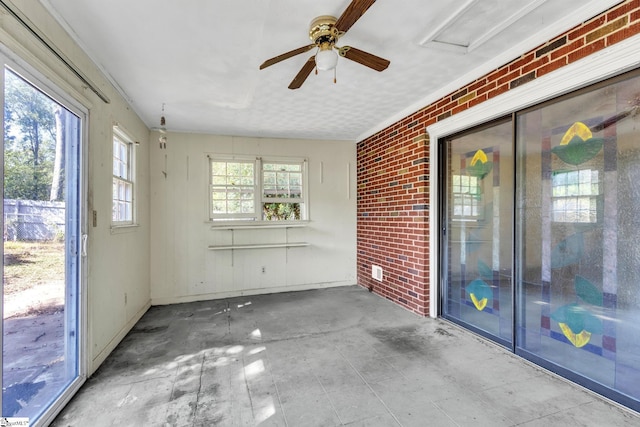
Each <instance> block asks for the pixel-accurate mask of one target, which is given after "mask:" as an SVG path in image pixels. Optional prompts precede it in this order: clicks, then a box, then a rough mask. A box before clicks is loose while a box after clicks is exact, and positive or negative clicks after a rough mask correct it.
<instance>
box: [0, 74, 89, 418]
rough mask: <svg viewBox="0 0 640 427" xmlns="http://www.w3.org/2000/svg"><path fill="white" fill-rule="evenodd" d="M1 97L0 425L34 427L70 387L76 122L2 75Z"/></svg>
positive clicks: (75, 362) (74, 334)
mask: <svg viewBox="0 0 640 427" xmlns="http://www.w3.org/2000/svg"><path fill="white" fill-rule="evenodd" d="M3 89H4V151H3V157H4V176H3V191H4V211H3V213H4V215H3V225H4V239H3V240H4V244H3V254H4V257H3V294H2V296H3V299H2V308H3V323H2V326H3V340H2V345H3V358H2V387H3V388H2V416H3V417H18V418H28V419H29V420H30V422H31V425H34V423H37V422H38V421H42V420H43V419H45V418H47V416H48V415H49V414H50V413H51V411H52V410H54V409H55V408H56V405H57V402H59V400H60V398H61V396H65V395H66V394H67V393H68V392H67V390H68V389H69V388H70V386H72V385H74V386H76V385H77V384H78V383H79V372H80V371H79V357H78V354H79V337H80V334H79V332H80V329H79V315H78V313H79V298H78V297H79V288H80V286H79V284H80V281H79V278H80V262H79V261H80V259H79V257H80V253H79V244H78V242H79V236H80V221H79V219H80V135H81V132H80V126H81V120H80V118H79V117H78V116H77V115H75V114H74V113H72V112H71V111H69V110H68V109H67V108H65V107H64V106H63V105H61V104H60V103H58V102H56V101H55V100H53V99H52V98H51V97H49V96H48V95H46V94H45V93H43V92H42V91H40V90H39V89H38V88H37V87H35V86H34V85H32V84H31V83H29V82H28V81H26V80H25V79H23V78H22V77H20V76H19V75H18V74H16V73H14V72H13V71H11V70H9V69H8V68H7V69H5V71H4V85H3ZM52 408H54V409H52Z"/></svg>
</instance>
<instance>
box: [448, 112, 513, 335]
mask: <svg viewBox="0 0 640 427" xmlns="http://www.w3.org/2000/svg"><path fill="white" fill-rule="evenodd" d="M512 135H513V130H512V125H511V121H506V122H502V123H498V124H494V125H492V126H490V127H485V128H483V129H480V130H476V131H472V132H469V133H466V134H465V135H462V136H459V137H454V138H451V139H448V140H446V141H445V142H444V144H445V147H444V151H445V155H444V156H445V174H446V178H445V180H444V184H445V188H444V190H443V194H445V200H444V206H445V210H444V220H443V221H444V224H443V229H444V238H443V241H444V242H446V243H445V247H444V248H443V249H444V251H443V260H442V261H443V272H444V277H445V280H444V301H443V315H444V316H445V317H447V318H449V319H451V320H453V321H456V322H459V323H462V324H464V325H465V326H468V327H470V328H472V329H475V330H477V331H479V332H481V333H483V334H485V335H490V336H491V337H492V338H493V339H495V340H497V341H499V342H501V343H503V344H505V345H508V346H509V347H511V345H510V343H511V342H512V329H513V325H512V323H513V320H512V319H513V316H512V311H513V307H512V293H513V288H512V273H511V270H512V263H513V257H512V244H513V233H512V229H513V180H514V177H513V169H514V166H513V154H512V151H513V150H512V147H513V137H512Z"/></svg>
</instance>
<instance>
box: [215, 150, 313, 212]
mask: <svg viewBox="0 0 640 427" xmlns="http://www.w3.org/2000/svg"><path fill="white" fill-rule="evenodd" d="M206 160H207V168H208V184H207V199H208V203H207V208H208V212H207V222H210V223H215V224H228V223H239V224H252V225H266V224H283V225H286V224H300V223H304V222H307V221H309V190H308V188H309V187H308V161H307V159H306V158H300V157H278V156H273V157H267V158H263V157H256V156H232V155H218V154H208V155H207V156H206ZM214 162H226V163H234V162H235V163H253V165H254V166H253V176H254V180H253V181H254V184H253V195H254V198H253V200H254V210H253V212H251V213H240V214H230V213H220V214H214V213H213V183H212V178H213V171H212V164H213V163H214ZM265 164H284V165H294V164H299V165H300V166H301V180H302V182H301V192H302V195H301V197H300V198H287V197H285V198H282V197H277V198H271V197H265V195H264V172H265V171H264V169H263V165H265ZM265 203H300V219H299V220H268V219H264V217H263V205H264V204H265Z"/></svg>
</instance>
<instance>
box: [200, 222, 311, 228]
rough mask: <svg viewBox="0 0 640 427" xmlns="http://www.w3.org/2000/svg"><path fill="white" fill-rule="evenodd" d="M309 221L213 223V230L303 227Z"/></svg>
mask: <svg viewBox="0 0 640 427" xmlns="http://www.w3.org/2000/svg"><path fill="white" fill-rule="evenodd" d="M307 224H308V223H306V222H304V223H300V224H293V223H287V224H235V225H212V226H211V230H258V229H261V228H302V227H306V226H307Z"/></svg>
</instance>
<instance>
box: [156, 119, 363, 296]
mask: <svg viewBox="0 0 640 427" xmlns="http://www.w3.org/2000/svg"><path fill="white" fill-rule="evenodd" d="M167 119H169V118H167ZM158 136H159V135H158V134H157V133H152V134H151V138H150V139H151V147H152V148H151V210H152V212H153V214H152V220H151V297H152V303H153V304H154V305H155V304H169V303H177V302H186V301H194V300H202V299H215V298H222V297H227V296H236V295H247V294H256V293H266V292H279V291H288V290H300V289H311V288H319V287H328V286H341V285H351V284H355V283H356V187H355V176H356V170H355V168H356V147H355V144H353V143H352V142H340V141H308V140H285V139H266V138H241V137H230V136H215V135H198V134H188V133H169V134H168V143H167V149H166V150H161V149H159V148H158V146H157V143H154V142H157V141H158ZM207 154H234V155H252V156H261V157H265V158H268V157H269V156H277V157H283V156H284V157H294V158H306V159H307V160H308V168H309V173H308V178H309V187H308V188H309V208H310V221H309V223H308V225H307V226H306V227H304V228H290V229H273V228H269V229H250V230H234V231H231V230H212V228H211V225H212V224H211V223H210V222H208V184H209V180H208V173H209V170H208V162H207ZM163 172H166V177H165V176H164V174H163ZM232 233H233V239H234V243H236V244H239V243H244V244H250V243H266V242H268V243H279V242H283V241H285V239H288V241H290V242H308V243H309V246H308V247H300V248H288V249H287V248H268V249H243V250H233V251H231V250H225V251H211V250H209V249H208V246H210V245H220V244H228V243H230V242H231V238H232V237H231V236H232ZM263 267H264V269H265V272H264V273H263V272H262V268H263Z"/></svg>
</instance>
